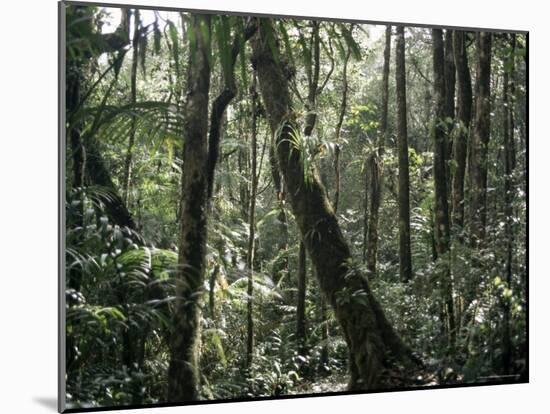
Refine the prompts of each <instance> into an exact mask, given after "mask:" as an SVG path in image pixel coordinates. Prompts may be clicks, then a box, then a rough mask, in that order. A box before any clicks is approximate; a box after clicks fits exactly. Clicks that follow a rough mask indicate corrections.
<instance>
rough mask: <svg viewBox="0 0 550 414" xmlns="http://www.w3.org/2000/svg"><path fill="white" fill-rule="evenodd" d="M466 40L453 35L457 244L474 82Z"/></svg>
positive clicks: (460, 33) (461, 222) (459, 34)
mask: <svg viewBox="0 0 550 414" xmlns="http://www.w3.org/2000/svg"><path fill="white" fill-rule="evenodd" d="M465 36H466V33H465V32H463V31H461V30H456V31H455V32H454V54H455V62H456V74H457V76H456V78H457V86H458V99H457V118H458V122H459V125H458V128H457V129H458V131H457V133H456V134H455V137H454V142H453V160H454V174H453V180H452V185H453V193H452V224H453V226H454V227H455V228H456V231H457V232H458V240H460V241H463V240H464V237H463V228H464V201H465V200H464V178H465V176H466V154H467V152H468V138H469V136H470V123H471V120H472V80H471V77H470V68H469V67H468V51H467V50H466V39H465Z"/></svg>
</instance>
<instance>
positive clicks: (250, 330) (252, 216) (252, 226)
mask: <svg viewBox="0 0 550 414" xmlns="http://www.w3.org/2000/svg"><path fill="white" fill-rule="evenodd" d="M256 96H257V92H256V72H254V74H253V80H252V107H251V111H252V138H251V140H250V161H251V162H250V165H251V168H250V205H249V212H248V251H247V254H246V264H247V268H248V281H247V306H246V313H247V318H246V320H247V324H246V326H247V340H246V368H247V369H248V370H249V374H250V368H251V366H252V356H253V352H254V315H253V305H254V302H253V293H254V292H253V287H254V251H255V237H256V191H257V187H258V182H257V172H256V170H257V168H256V167H257V166H256V127H257V125H256V122H257V119H256V112H257V105H256V99H257V98H256Z"/></svg>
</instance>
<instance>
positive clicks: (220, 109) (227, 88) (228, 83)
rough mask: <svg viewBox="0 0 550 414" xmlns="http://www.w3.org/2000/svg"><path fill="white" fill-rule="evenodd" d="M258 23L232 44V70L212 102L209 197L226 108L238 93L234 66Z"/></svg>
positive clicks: (210, 195)
mask: <svg viewBox="0 0 550 414" xmlns="http://www.w3.org/2000/svg"><path fill="white" fill-rule="evenodd" d="M257 28H258V27H257V25H256V21H255V20H251V21H249V23H248V24H247V26H246V28H245V30H244V34H243V36H242V39H241V38H240V37H239V36H236V38H235V40H234V41H233V44H232V46H231V62H230V70H229V72H228V73H226V74H225V77H224V87H223V90H222V92H221V93H220V94H219V95H218V96H217V97H216V99H215V100H214V102H212V111H211V114H210V130H209V132H208V198H209V199H210V198H212V193H213V190H214V173H215V171H216V164H217V162H218V158H219V153H220V136H221V129H222V123H223V122H222V119H223V115H224V114H225V110H226V109H227V107H228V106H229V104H230V103H231V101H232V100H233V98H234V97H235V95H236V94H237V85H236V84H235V75H234V68H235V64H236V62H237V57H238V56H239V52H240V51H241V49H243V48H244V46H243V45H242V44H241V42H243V43H245V42H247V41H248V40H249V39H250V38H251V37H252V36H253V35H254V33H255V32H256V30H257Z"/></svg>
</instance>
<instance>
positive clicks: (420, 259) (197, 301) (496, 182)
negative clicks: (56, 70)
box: [59, 2, 528, 412]
mask: <svg viewBox="0 0 550 414" xmlns="http://www.w3.org/2000/svg"><path fill="white" fill-rule="evenodd" d="M59 7H60V9H59V11H60V57H61V59H60V88H61V91H60V132H61V137H60V148H61V151H62V152H61V154H60V155H61V156H60V158H61V165H60V187H61V194H60V197H61V199H60V217H61V226H62V227H61V229H60V234H61V236H60V263H61V272H60V273H61V274H60V332H61V338H60V355H59V358H60V375H59V376H60V378H59V385H60V387H59V393H60V396H59V401H60V404H59V409H60V411H65V412H77V411H88V410H99V409H103V408H109V409H113V408H120V409H122V408H131V407H155V406H169V405H185V404H197V403H208V402H226V401H245V400H256V399H271V398H294V397H304V396H312V395H338V394H345V393H368V392H380V391H398V390H409V389H426V388H440V387H451V386H461V385H486V384H511V383H522V382H528V353H527V351H528V336H527V328H528V326H527V309H528V308H527V306H528V297H527V285H528V269H527V171H528V168H527V167H528V158H527V156H528V154H527V148H528V111H527V109H528V108H527V104H526V102H527V94H528V87H527V85H528V79H527V68H528V53H527V51H528V34H527V33H526V32H519V31H511V30H493V29H491V30H489V29H475V28H466V29H465V28H456V27H451V28H447V27H443V26H442V27H429V26H426V25H422V24H417V25H409V24H406V25H403V24H396V23H390V22H383V23H376V22H360V21H342V20H336V19H330V16H327V18H326V19H310V18H306V17H292V16H255V15H245V14H236V13H231V12H212V11H198V10H177V9H168V8H162V7H158V8H155V7H145V6H139V7H140V8H136V7H135V6H131V5H124V6H114V5H103V4H99V3H98V4H93V3H78V2H62V3H60V4H59ZM419 23H421V22H419Z"/></svg>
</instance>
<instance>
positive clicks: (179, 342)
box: [168, 14, 210, 402]
mask: <svg viewBox="0 0 550 414" xmlns="http://www.w3.org/2000/svg"><path fill="white" fill-rule="evenodd" d="M191 25H192V27H193V31H194V33H195V36H194V37H193V39H192V40H191V41H190V42H192V44H190V50H193V53H190V58H189V66H188V74H187V76H188V79H187V82H188V83H187V85H188V95H187V101H186V104H185V112H184V116H185V120H184V131H185V142H184V146H183V147H184V150H183V177H182V192H181V194H182V200H181V213H180V236H179V254H178V271H177V274H176V297H177V299H176V301H175V303H174V314H173V330H172V332H171V337H170V349H171V355H170V366H169V369H168V401H170V402H179V401H190V400H196V399H197V397H198V385H199V371H198V336H199V320H200V313H199V312H200V308H199V301H200V298H201V296H202V291H203V287H204V271H205V255H206V213H207V202H208V201H207V200H208V196H207V169H206V167H207V162H208V151H207V150H208V147H207V133H208V94H209V89H210V63H209V57H208V56H209V53H210V50H209V49H210V44H209V39H210V36H209V33H210V16H208V15H200V14H193V15H192V18H191ZM205 35H208V36H205Z"/></svg>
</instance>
